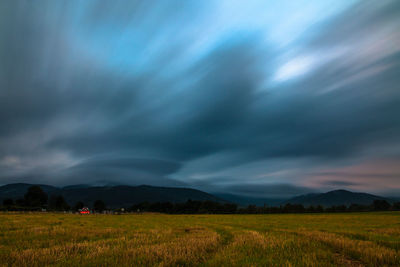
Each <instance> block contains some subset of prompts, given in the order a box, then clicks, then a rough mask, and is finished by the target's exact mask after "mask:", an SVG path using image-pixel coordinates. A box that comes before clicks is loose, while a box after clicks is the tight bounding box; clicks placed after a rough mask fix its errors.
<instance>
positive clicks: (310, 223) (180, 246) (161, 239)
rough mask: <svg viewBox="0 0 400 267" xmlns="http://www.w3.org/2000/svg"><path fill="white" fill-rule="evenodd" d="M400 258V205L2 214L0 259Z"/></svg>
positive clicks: (383, 262)
mask: <svg viewBox="0 0 400 267" xmlns="http://www.w3.org/2000/svg"><path fill="white" fill-rule="evenodd" d="M46 265H56V266H77V265H81V266H116V265H118V266H140V265H145V266H148V265H151V266H153V265H156V266H176V265H180V266H271V265H272V266H338V265H341V266H400V213H399V212H382V213H380V212H377V213H347V214H280V215H161V214H141V215H119V216H117V215H89V216H81V215H73V214H55V213H54V214H51V213H49V214H40V213H31V214H11V213H2V214H0V266H46Z"/></svg>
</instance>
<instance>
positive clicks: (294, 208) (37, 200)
mask: <svg viewBox="0 0 400 267" xmlns="http://www.w3.org/2000/svg"><path fill="white" fill-rule="evenodd" d="M84 206H85V204H84V203H83V202H82V201H78V202H77V203H75V205H74V206H73V207H70V206H69V205H68V203H67V202H66V201H65V199H64V197H63V196H61V195H50V197H48V196H47V194H46V193H45V192H44V191H43V190H42V189H41V188H40V187H39V186H31V187H29V188H28V191H27V192H26V194H25V195H24V197H23V198H20V199H17V200H16V201H14V200H13V199H4V200H3V206H2V207H1V208H0V209H1V210H30V211H35V210H42V209H43V208H45V209H46V210H49V211H78V210H80V209H82V208H83V207H84ZM92 208H93V210H94V211H97V212H102V211H104V210H106V204H105V203H104V202H103V201H102V200H96V201H95V202H94V204H93V207H92ZM119 210H120V209H119ZM389 210H398V211H399V210H400V202H395V203H393V204H390V203H389V202H387V201H386V200H375V201H374V202H373V203H371V204H370V205H359V204H351V205H350V206H345V205H340V206H331V207H323V206H321V205H318V206H308V207H304V206H303V205H301V204H290V203H288V204H285V205H281V206H279V207H269V206H267V205H264V206H263V207H258V206H256V205H249V206H247V207H238V205H236V204H234V203H221V202H215V201H193V200H190V199H189V200H188V201H186V202H183V203H171V202H155V203H149V202H143V203H139V204H135V205H132V206H131V207H129V208H127V209H126V211H127V212H160V213H168V214H268V213H322V212H362V211H389Z"/></svg>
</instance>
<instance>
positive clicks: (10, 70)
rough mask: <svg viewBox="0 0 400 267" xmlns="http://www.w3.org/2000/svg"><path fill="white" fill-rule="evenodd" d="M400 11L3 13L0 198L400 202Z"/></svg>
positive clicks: (283, 8)
mask: <svg viewBox="0 0 400 267" xmlns="http://www.w3.org/2000/svg"><path fill="white" fill-rule="evenodd" d="M399 29H400V1H397V0H393V1H390V0H374V1H369V0H363V1H356V0H341V1H340V0H323V1H321V0H311V1H310V0H297V1H292V0H276V1H274V0H270V1H265V0H262V1H253V0H248V1H239V0H238V1H234V0H221V1H207V0H204V1H190V0H185V1H174V0H160V1H155V0H149V1H89V0H84V1H74V0H72V1H53V0H48V1H43V0H38V1H22V0H12V1H11V0H9V1H8V0H6V1H1V2H0V184H8V183H18V182H27V183H43V184H51V185H56V186H64V185H71V184H92V185H106V184H107V185H111V184H128V185H141V184H149V185H157V186H184V187H192V188H197V189H200V190H205V191H207V192H224V193H232V194H241V195H247V196H254V197H290V196H294V195H299V194H304V193H309V192H325V191H329V190H334V189H339V188H340V189H348V190H352V191H365V192H370V193H376V194H383V195H391V196H395V195H397V196H398V195H400V142H399V141H400V85H399V84H400V30H399Z"/></svg>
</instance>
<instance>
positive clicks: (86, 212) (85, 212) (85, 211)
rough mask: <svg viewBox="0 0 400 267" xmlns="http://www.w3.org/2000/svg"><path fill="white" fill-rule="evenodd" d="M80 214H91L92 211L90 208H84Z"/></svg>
mask: <svg viewBox="0 0 400 267" xmlns="http://www.w3.org/2000/svg"><path fill="white" fill-rule="evenodd" d="M79 213H80V214H90V210H89V208H88V207H83V208H82V209H80V210H79Z"/></svg>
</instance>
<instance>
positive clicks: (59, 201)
mask: <svg viewBox="0 0 400 267" xmlns="http://www.w3.org/2000/svg"><path fill="white" fill-rule="evenodd" d="M84 206H85V204H84V203H83V202H82V201H78V202H77V203H75V205H74V206H72V207H71V206H70V205H68V203H67V202H66V201H65V199H64V197H63V196H62V195H50V197H48V195H47V194H46V193H45V192H44V191H43V190H42V188H40V186H37V185H34V186H31V187H29V188H28V190H27V192H26V193H25V195H24V197H23V198H19V199H17V200H15V201H14V200H13V199H12V198H7V199H4V200H3V207H1V209H2V210H14V211H40V210H42V209H46V210H49V211H79V210H80V209H82V208H83V207H84ZM93 209H94V210H95V211H98V212H102V211H103V210H105V209H106V205H105V203H104V202H103V201H102V200H96V201H95V202H94V204H93Z"/></svg>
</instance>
